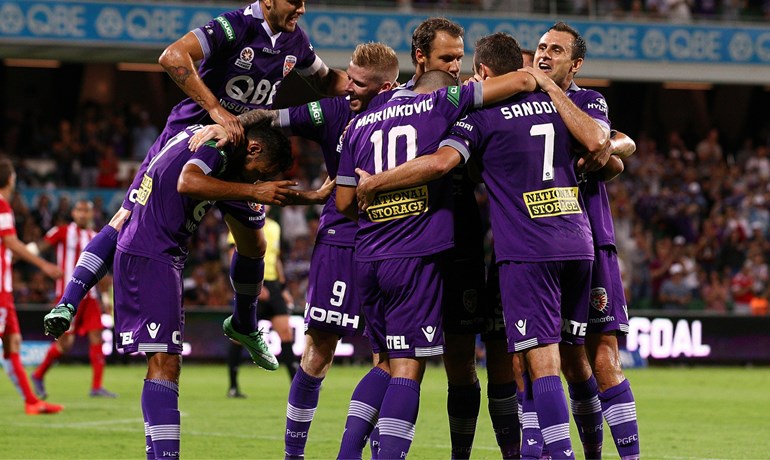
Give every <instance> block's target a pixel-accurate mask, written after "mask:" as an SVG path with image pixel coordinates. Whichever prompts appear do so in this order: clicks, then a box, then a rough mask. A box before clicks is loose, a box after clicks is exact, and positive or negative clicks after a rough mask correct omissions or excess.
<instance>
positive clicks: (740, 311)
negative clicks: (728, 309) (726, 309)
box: [730, 260, 754, 315]
mask: <svg viewBox="0 0 770 460" xmlns="http://www.w3.org/2000/svg"><path fill="white" fill-rule="evenodd" d="M730 294H731V295H732V299H733V313H735V314H736V315H750V314H751V299H753V298H754V279H753V277H752V275H751V261H749V260H747V261H746V262H745V263H744V264H743V267H742V268H741V270H740V271H739V272H738V273H736V274H735V275H733V278H732V280H731V281H730Z"/></svg>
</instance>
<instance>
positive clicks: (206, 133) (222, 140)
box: [187, 125, 228, 152]
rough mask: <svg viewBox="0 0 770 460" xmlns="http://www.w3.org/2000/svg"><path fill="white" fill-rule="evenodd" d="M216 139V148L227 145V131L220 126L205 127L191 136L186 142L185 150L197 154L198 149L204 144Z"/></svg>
mask: <svg viewBox="0 0 770 460" xmlns="http://www.w3.org/2000/svg"><path fill="white" fill-rule="evenodd" d="M212 139H216V141H217V148H220V149H221V148H222V147H224V146H225V145H227V144H228V139H227V131H225V128H224V127H222V126H221V125H206V126H204V127H203V129H201V130H199V131H197V132H196V133H195V134H193V137H191V138H190V140H189V141H187V148H189V149H190V150H191V151H193V152H197V151H198V149H199V148H201V146H202V145H203V144H205V143H206V142H208V141H210V140H212Z"/></svg>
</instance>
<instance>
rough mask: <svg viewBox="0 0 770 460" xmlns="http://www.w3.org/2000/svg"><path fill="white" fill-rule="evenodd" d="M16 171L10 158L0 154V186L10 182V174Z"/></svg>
mask: <svg viewBox="0 0 770 460" xmlns="http://www.w3.org/2000/svg"><path fill="white" fill-rule="evenodd" d="M15 173H16V170H15V169H14V167H13V162H11V159H10V158H8V157H7V156H5V155H0V188H3V187H5V186H6V185H8V184H9V183H10V182H11V176H13V175H14V174H15Z"/></svg>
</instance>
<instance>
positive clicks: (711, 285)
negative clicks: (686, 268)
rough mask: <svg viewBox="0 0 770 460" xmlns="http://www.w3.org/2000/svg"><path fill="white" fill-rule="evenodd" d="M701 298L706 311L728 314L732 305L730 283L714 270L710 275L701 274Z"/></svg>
mask: <svg viewBox="0 0 770 460" xmlns="http://www.w3.org/2000/svg"><path fill="white" fill-rule="evenodd" d="M701 275H702V276H701V292H700V294H701V298H702V299H703V303H704V309H705V310H706V311H708V312H711V313H727V312H728V311H729V303H730V299H731V296H730V282H729V281H726V280H724V279H723V278H722V276H721V274H720V273H719V272H718V271H716V270H714V271H712V272H710V273H706V272H701Z"/></svg>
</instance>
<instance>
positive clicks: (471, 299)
mask: <svg viewBox="0 0 770 460" xmlns="http://www.w3.org/2000/svg"><path fill="white" fill-rule="evenodd" d="M478 304H479V295H478V292H476V290H475V289H468V290H466V291H463V307H465V309H466V310H468V312H469V313H475V312H476V307H477V306H478Z"/></svg>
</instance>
